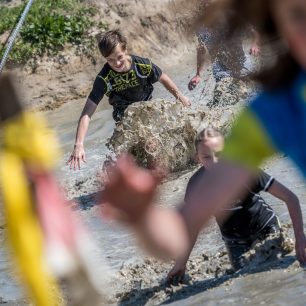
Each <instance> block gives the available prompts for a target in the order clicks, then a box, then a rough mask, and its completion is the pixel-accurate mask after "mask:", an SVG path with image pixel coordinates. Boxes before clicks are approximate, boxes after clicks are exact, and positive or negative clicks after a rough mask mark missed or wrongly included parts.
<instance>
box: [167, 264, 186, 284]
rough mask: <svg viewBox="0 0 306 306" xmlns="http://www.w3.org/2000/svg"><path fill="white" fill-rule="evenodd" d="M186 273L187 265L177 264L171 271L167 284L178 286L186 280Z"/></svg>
mask: <svg viewBox="0 0 306 306" xmlns="http://www.w3.org/2000/svg"><path fill="white" fill-rule="evenodd" d="M185 272H186V264H184V265H181V264H180V263H176V264H175V266H174V267H173V268H172V269H171V270H170V271H169V273H168V275H167V284H168V285H177V284H179V283H181V282H182V281H183V279H184V276H185Z"/></svg>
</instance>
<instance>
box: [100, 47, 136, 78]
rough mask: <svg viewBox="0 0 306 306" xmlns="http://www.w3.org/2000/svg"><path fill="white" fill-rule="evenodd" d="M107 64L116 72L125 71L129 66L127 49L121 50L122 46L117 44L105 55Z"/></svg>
mask: <svg viewBox="0 0 306 306" xmlns="http://www.w3.org/2000/svg"><path fill="white" fill-rule="evenodd" d="M106 60H107V62H108V64H109V65H110V66H111V68H112V69H113V70H115V71H117V72H126V71H128V70H129V69H130V68H131V62H130V57H129V55H128V54H127V50H126V49H125V50H123V49H122V46H121V45H120V44H118V45H117V46H116V47H115V49H114V51H113V52H112V53H111V55H109V56H108V57H106Z"/></svg>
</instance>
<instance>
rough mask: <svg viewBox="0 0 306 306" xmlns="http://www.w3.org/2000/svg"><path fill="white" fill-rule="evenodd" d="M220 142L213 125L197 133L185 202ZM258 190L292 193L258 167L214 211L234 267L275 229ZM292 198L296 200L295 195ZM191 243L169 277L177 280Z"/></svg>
mask: <svg viewBox="0 0 306 306" xmlns="http://www.w3.org/2000/svg"><path fill="white" fill-rule="evenodd" d="M223 142H224V139H223V135H222V134H221V133H220V132H219V131H218V130H216V129H214V128H207V129H204V130H203V131H202V132H201V133H199V134H198V136H197V138H196V141H195V146H196V151H197V158H198V160H199V162H200V163H201V165H202V167H201V168H200V169H199V170H198V171H197V172H196V173H194V174H193V176H192V177H191V178H190V180H189V182H188V185H187V189H186V194H185V201H184V202H185V205H188V203H189V202H190V201H192V194H193V188H194V187H195V186H196V185H197V184H198V182H199V180H201V179H202V177H203V175H204V173H205V172H206V171H209V168H210V167H211V166H212V165H213V164H214V163H216V162H217V161H218V158H217V156H216V154H218V152H219V151H221V150H222V148H223ZM261 191H266V192H269V193H271V194H272V195H274V196H275V197H277V198H280V199H283V194H288V195H289V194H292V192H291V191H290V190H288V189H287V188H286V187H285V186H283V185H281V184H280V183H279V182H278V181H276V180H275V179H274V178H273V177H272V176H270V175H268V174H267V173H265V172H264V171H262V170H258V172H257V174H256V176H255V177H254V180H253V181H252V184H249V186H247V185H246V186H245V192H244V196H243V197H241V199H237V200H236V201H235V202H233V203H232V204H231V205H229V206H227V207H226V208H224V210H223V211H221V212H220V213H219V214H218V215H216V221H217V223H218V226H219V228H220V231H221V235H222V238H223V240H224V242H225V246H226V248H227V251H228V256H229V258H230V261H231V264H232V267H233V269H234V270H238V269H240V268H242V266H243V254H244V253H245V252H247V251H249V250H250V249H251V248H252V246H253V245H254V244H256V243H257V242H260V241H263V240H264V239H265V238H267V236H268V235H270V234H273V233H277V232H279V221H278V218H277V216H276V215H275V212H274V211H273V209H272V208H271V207H270V206H269V205H268V204H267V203H266V202H265V201H264V199H263V198H262V197H261V196H260V194H259V193H260V192H261ZM203 196H205V195H203ZM287 198H290V197H287ZM293 198H294V199H295V201H296V202H297V204H298V203H299V202H298V199H297V197H293ZM289 205H290V204H289ZM194 243H195V241H194ZM192 247H193V244H192V246H191V248H190V250H189V253H188V254H186V256H184V258H179V259H178V260H177V261H176V264H175V266H174V267H173V269H172V270H171V271H170V272H169V274H168V279H169V281H172V280H174V279H176V280H180V279H181V278H182V277H183V275H184V273H185V269H186V264H187V260H188V258H189V255H190V252H191V250H192Z"/></svg>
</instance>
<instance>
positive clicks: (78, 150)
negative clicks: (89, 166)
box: [66, 144, 86, 170]
mask: <svg viewBox="0 0 306 306" xmlns="http://www.w3.org/2000/svg"><path fill="white" fill-rule="evenodd" d="M81 161H83V162H84V163H86V158H85V150H84V146H83V145H82V144H77V145H74V149H73V151H72V153H71V155H70V157H69V159H68V160H67V162H66V165H68V164H69V167H70V169H74V170H76V169H77V168H78V169H81Z"/></svg>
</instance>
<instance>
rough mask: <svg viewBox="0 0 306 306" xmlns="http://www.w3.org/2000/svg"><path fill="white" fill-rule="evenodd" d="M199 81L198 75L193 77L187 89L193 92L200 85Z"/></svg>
mask: <svg viewBox="0 0 306 306" xmlns="http://www.w3.org/2000/svg"><path fill="white" fill-rule="evenodd" d="M200 81H201V77H200V76H199V75H196V76H194V77H193V78H192V79H191V80H190V82H189V84H188V89H189V90H193V89H194V88H196V86H197V85H198V84H199V83H200Z"/></svg>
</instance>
